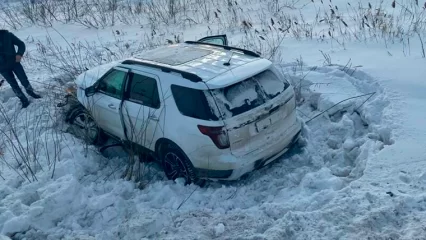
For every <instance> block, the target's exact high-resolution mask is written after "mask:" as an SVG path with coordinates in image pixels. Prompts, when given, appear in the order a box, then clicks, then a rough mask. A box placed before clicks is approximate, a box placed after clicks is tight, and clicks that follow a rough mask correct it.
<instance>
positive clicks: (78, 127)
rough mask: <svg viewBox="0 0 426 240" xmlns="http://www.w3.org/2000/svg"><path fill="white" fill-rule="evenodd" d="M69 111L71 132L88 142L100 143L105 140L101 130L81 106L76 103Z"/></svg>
mask: <svg viewBox="0 0 426 240" xmlns="http://www.w3.org/2000/svg"><path fill="white" fill-rule="evenodd" d="M70 112H71V113H70V114H69V120H68V122H69V123H70V124H71V131H72V133H74V134H75V135H76V136H77V137H79V138H81V139H83V140H84V141H85V142H87V143H88V144H95V145H101V144H102V143H103V142H104V141H105V139H106V137H105V136H104V134H103V132H102V130H101V129H100V128H99V127H98V125H97V124H96V122H95V120H94V119H93V118H92V116H91V115H90V113H89V112H88V111H87V110H86V109H85V108H84V107H83V106H81V105H78V106H76V107H74V108H73V109H71V110H70Z"/></svg>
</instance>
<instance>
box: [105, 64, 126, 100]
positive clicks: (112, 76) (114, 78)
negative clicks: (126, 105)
mask: <svg viewBox="0 0 426 240" xmlns="http://www.w3.org/2000/svg"><path fill="white" fill-rule="evenodd" d="M125 77H126V72H123V71H120V70H116V69H113V70H111V71H110V72H109V73H108V74H107V75H106V76H105V77H104V78H103V79H101V81H100V82H99V86H98V89H99V91H101V92H103V93H105V94H107V95H109V96H111V97H114V98H118V99H121V96H122V93H123V81H124V78H125Z"/></svg>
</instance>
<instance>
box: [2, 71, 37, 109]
mask: <svg viewBox="0 0 426 240" xmlns="http://www.w3.org/2000/svg"><path fill="white" fill-rule="evenodd" d="M0 74H1V75H2V76H3V77H4V78H5V79H6V81H7V82H8V83H9V85H10V87H12V90H13V92H14V93H15V94H16V96H17V97H18V98H19V99H20V100H21V101H28V98H27V97H26V96H25V95H24V93H23V92H22V90H21V88H20V87H19V85H18V81H16V78H15V75H16V77H17V78H18V79H19V81H20V82H21V84H22V86H23V87H24V88H25V90H26V92H32V91H33V88H32V87H31V84H30V82H29V81H28V77H27V74H26V73H25V70H24V68H23V67H22V64H21V63H15V65H14V67H13V69H11V70H7V71H2V72H0Z"/></svg>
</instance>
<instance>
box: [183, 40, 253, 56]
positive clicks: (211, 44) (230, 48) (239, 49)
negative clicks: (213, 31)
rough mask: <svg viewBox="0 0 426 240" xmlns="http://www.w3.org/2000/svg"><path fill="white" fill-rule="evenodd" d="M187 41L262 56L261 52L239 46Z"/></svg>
mask: <svg viewBox="0 0 426 240" xmlns="http://www.w3.org/2000/svg"><path fill="white" fill-rule="evenodd" d="M185 43H187V44H199V45H208V46H213V47H220V48H223V49H225V50H236V51H240V52H242V53H244V54H245V55H249V56H252V57H260V55H259V54H257V53H255V52H253V51H250V50H246V49H242V48H237V47H231V46H225V45H220V44H214V43H206V42H197V41H185Z"/></svg>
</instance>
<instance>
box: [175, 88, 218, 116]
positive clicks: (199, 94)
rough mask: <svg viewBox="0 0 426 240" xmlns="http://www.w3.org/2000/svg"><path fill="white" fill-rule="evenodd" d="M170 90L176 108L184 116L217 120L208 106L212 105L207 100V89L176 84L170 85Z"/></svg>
mask: <svg viewBox="0 0 426 240" xmlns="http://www.w3.org/2000/svg"><path fill="white" fill-rule="evenodd" d="M171 90H172V95H173V98H174V100H175V103H176V105H177V108H178V110H179V111H180V112H181V113H182V114H183V115H184V116H187V117H192V118H197V119H201V120H207V121H217V120H219V118H218V117H217V116H218V115H216V114H215V111H214V110H213V109H214V108H213V109H212V108H211V107H210V106H214V105H210V104H209V101H208V100H207V97H206V95H208V94H209V93H208V92H207V91H203V90H197V89H193V88H187V87H182V86H177V85H172V86H171ZM216 109H217V107H216ZM216 112H217V111H216Z"/></svg>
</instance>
